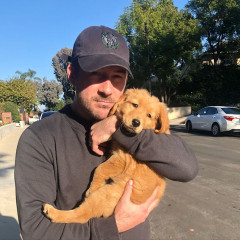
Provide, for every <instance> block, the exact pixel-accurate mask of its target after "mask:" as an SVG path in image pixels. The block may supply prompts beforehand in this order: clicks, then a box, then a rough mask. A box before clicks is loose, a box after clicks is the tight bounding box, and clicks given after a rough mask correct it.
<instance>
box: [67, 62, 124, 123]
mask: <svg viewBox="0 0 240 240" xmlns="http://www.w3.org/2000/svg"><path fill="white" fill-rule="evenodd" d="M126 81H127V71H126V70H125V69H124V68H122V67H118V66H110V67H105V68H101V69H99V70H97V71H95V72H91V73H89V72H83V71H81V70H80V71H79V72H78V74H77V76H76V77H75V79H74V86H75V87H76V91H77V99H76V102H75V106H74V108H75V111H77V113H78V114H79V115H80V116H81V117H84V118H85V119H88V120H94V121H99V120H102V119H104V118H106V117H107V116H108V113H109V110H110V109H111V108H112V106H113V105H114V103H115V102H116V101H117V100H118V99H119V97H120V96H121V95H122V93H123V91H124V88H125V86H126ZM71 82H72V83H73V81H71Z"/></svg>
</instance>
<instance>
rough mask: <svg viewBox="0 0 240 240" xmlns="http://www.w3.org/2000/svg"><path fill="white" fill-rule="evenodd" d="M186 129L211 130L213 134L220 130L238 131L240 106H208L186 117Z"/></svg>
mask: <svg viewBox="0 0 240 240" xmlns="http://www.w3.org/2000/svg"><path fill="white" fill-rule="evenodd" d="M185 123H186V129H187V131H188V132H191V131H192V130H193V129H198V130H205V131H211V132H212V134H213V136H218V135H219V134H220V133H222V132H240V108H237V107H225V106H208V107H204V108H202V109H201V110H199V111H197V112H196V113H195V114H192V115H190V116H188V117H187V119H186V122H185Z"/></svg>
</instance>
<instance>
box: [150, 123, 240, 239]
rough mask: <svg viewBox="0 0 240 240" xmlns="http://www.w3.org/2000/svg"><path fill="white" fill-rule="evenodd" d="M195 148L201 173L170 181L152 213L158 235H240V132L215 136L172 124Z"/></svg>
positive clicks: (181, 237)
mask: <svg viewBox="0 0 240 240" xmlns="http://www.w3.org/2000/svg"><path fill="white" fill-rule="evenodd" d="M172 133H175V134H178V135H180V136H181V137H182V138H183V139H184V140H185V141H186V142H187V143H188V145H189V146H190V147H191V148H192V150H193V151H194V152H195V154H196V156H197V158H198V161H199V174H198V176H197V177H196V178H195V179H194V180H193V181H191V182H189V183H179V182H173V181H167V188H166V193H165V196H164V197H163V199H162V200H161V202H160V203H159V206H158V207H157V208H156V209H155V210H154V211H153V212H152V213H151V216H150V219H151V228H152V229H151V231H152V240H168V239H172V240H239V239H240V148H239V146H240V136H226V135H224V136H220V137H212V136H211V134H208V133H203V132H201V133H200V132H194V133H187V132H186V131H185V129H184V126H172Z"/></svg>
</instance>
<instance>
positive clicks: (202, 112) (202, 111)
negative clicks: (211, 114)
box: [196, 107, 208, 115]
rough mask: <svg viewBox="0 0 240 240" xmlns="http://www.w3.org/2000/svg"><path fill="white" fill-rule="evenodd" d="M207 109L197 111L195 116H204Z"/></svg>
mask: <svg viewBox="0 0 240 240" xmlns="http://www.w3.org/2000/svg"><path fill="white" fill-rule="evenodd" d="M207 109H208V108H207V107H206V108H203V109H201V110H199V111H198V112H197V113H196V114H197V115H198V114H199V115H206V113H207Z"/></svg>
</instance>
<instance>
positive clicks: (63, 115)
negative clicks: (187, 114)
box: [15, 26, 198, 240]
mask: <svg viewBox="0 0 240 240" xmlns="http://www.w3.org/2000/svg"><path fill="white" fill-rule="evenodd" d="M67 72H68V77H69V80H70V82H71V83H72V84H73V85H74V86H75V88H76V98H75V100H74V102H73V103H72V104H71V105H67V106H65V107H64V108H63V109H62V110H61V111H59V112H58V113H55V114H53V115H52V116H50V117H48V118H45V119H43V120H41V121H39V122H36V123H34V124H33V125H31V126H30V127H29V128H28V129H27V130H25V132H24V133H23V135H22V136H21V139H20V141H19V144H18V149H17V154H16V168H15V181H16V195H17V207H18V216H19V223H20V229H21V234H22V236H23V239H24V240H28V239H29V240H34V239H41V240H44V239H49V240H52V239H55V240H57V239H71V240H74V239H78V240H79V239H84V240H87V239H92V240H96V239H103V240H108V239H111V240H115V239H116V240H118V239H123V240H125V239H126V240H127V239H128V240H135V239H138V240H140V239H142V240H148V239H150V227H149V222H148V220H147V217H148V215H149V213H150V212H151V211H152V209H154V208H155V207H156V205H157V203H156V201H155V200H154V197H155V194H156V191H154V192H153V194H152V196H151V197H150V198H149V199H148V200H147V201H146V202H145V203H143V204H141V205H135V204H133V203H132V202H131V200H130V196H131V191H132V186H133V185H134V182H132V181H129V183H128V184H127V186H126V189H125V192H124V194H123V196H122V198H121V199H120V201H119V203H118V205H117V206H116V209H115V212H114V215H113V216H111V217H109V218H95V219H91V220H90V221H89V222H88V223H86V224H55V223H51V222H50V221H49V220H48V219H47V218H46V217H45V216H44V215H43V214H42V205H43V203H50V204H52V205H54V206H56V207H57V208H58V209H66V210H67V209H72V208H74V207H76V206H77V205H78V204H79V203H80V201H81V200H83V198H84V193H85V192H86V190H87V189H88V187H89V183H90V182H91V179H92V175H93V172H94V169H95V168H96V167H97V166H98V165H99V164H101V163H102V162H103V161H105V160H106V157H105V155H104V153H105V150H106V146H107V144H106V142H108V141H109V140H111V139H114V140H116V141H118V142H119V143H121V144H122V145H123V146H124V147H125V148H126V150H127V151H128V152H129V153H131V154H134V155H135V157H136V158H137V159H138V160H139V161H144V162H146V164H149V166H151V167H152V168H153V169H154V170H155V171H156V172H157V173H159V174H162V175H163V176H165V177H167V178H170V179H172V180H178V181H189V180H191V179H193V178H194V177H195V176H196V174H197V171H198V166H197V161H196V158H195V156H194V154H193V153H192V151H191V150H190V149H189V148H188V147H187V146H186V145H185V143H184V142H183V141H182V140H181V139H180V138H179V137H178V136H175V135H167V134H155V133H154V132H153V131H152V130H144V131H142V132H141V133H140V134H139V135H137V136H131V137H129V136H125V135H124V134H123V133H122V132H121V129H120V128H119V127H118V126H119V123H118V121H117V118H116V117H115V116H111V117H107V116H108V113H109V110H110V109H111V107H112V106H113V105H114V103H115V102H116V101H117V100H118V98H119V97H120V96H121V95H122V93H123V91H124V88H125V86H126V81H127V75H128V74H130V75H132V74H131V71H130V68H129V52H128V48H127V45H126V42H125V40H124V39H123V37H122V36H121V35H120V34H118V33H117V32H116V31H114V30H113V29H110V28H107V27H104V26H100V27H90V28H87V29H85V30H84V31H83V32H82V33H81V34H80V35H79V36H78V38H77V39H76V41H75V44H74V47H73V53H72V64H71V65H69V66H68V69H67Z"/></svg>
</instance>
